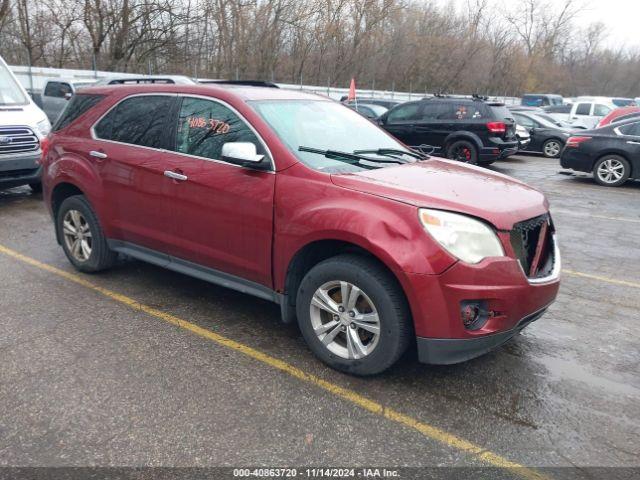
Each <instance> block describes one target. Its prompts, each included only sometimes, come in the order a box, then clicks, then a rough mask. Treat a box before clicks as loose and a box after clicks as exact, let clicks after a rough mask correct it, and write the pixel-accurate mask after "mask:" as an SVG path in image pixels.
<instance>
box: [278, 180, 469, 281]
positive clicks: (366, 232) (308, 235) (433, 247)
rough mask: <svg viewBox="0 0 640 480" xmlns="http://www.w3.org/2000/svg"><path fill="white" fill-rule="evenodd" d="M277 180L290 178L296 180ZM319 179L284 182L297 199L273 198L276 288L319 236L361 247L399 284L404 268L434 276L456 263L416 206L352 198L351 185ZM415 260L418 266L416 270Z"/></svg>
mask: <svg viewBox="0 0 640 480" xmlns="http://www.w3.org/2000/svg"><path fill="white" fill-rule="evenodd" d="M283 177H284V175H283ZM280 181H283V182H287V183H289V182H291V183H294V182H295V179H292V178H287V179H284V178H282V179H281V180H280ZM322 183H323V185H320V182H317V183H316V182H313V183H312V184H311V185H309V182H308V181H307V182H306V185H305V188H304V189H303V188H299V189H296V188H295V186H294V185H289V186H287V187H286V191H289V192H291V191H300V192H301V195H300V198H299V199H296V200H299V201H296V200H294V201H292V199H291V198H288V199H287V201H286V202H282V201H279V199H278V198H276V212H277V214H276V220H275V226H274V246H273V252H274V255H273V272H274V273H273V274H274V288H275V290H278V291H283V289H284V285H285V280H286V275H287V270H288V267H289V265H290V263H291V261H292V259H293V258H294V257H295V255H296V254H297V253H298V252H299V251H300V250H301V249H303V248H304V247H305V246H307V245H309V244H311V243H313V242H317V241H320V240H338V241H343V242H348V243H351V244H354V245H356V246H358V247H360V248H362V249H364V250H366V251H367V252H369V253H370V254H371V255H373V256H375V257H376V258H378V260H380V261H381V262H382V263H383V264H384V265H385V266H386V267H387V268H389V270H391V271H392V272H393V273H394V274H395V275H396V276H397V277H398V278H399V279H400V281H401V283H404V282H403V279H402V277H404V273H405V272H406V273H421V274H431V275H435V274H439V273H442V272H443V271H445V270H446V269H447V268H449V267H450V266H451V265H452V264H453V263H455V261H456V260H455V259H454V258H453V257H451V256H450V255H448V254H447V253H446V252H444V250H443V249H442V248H440V247H439V246H438V245H437V244H436V242H435V241H434V240H433V239H432V238H431V237H430V236H429V235H428V234H427V233H426V232H425V231H424V229H423V227H422V225H421V224H420V221H419V219H418V212H417V208H416V207H415V206H412V205H408V204H404V203H400V202H396V201H394V200H390V199H387V198H383V197H378V196H374V195H370V194H366V193H360V194H359V195H358V197H357V198H355V199H354V195H355V194H356V192H354V191H353V190H346V189H344V188H341V187H338V186H335V185H333V184H331V183H328V184H327V183H325V182H322ZM346 197H348V200H347V198H346ZM303 198H304V200H303ZM305 200H306V201H305ZM280 219H282V220H280ZM284 219H286V221H284ZM416 265H419V268H417V269H416V267H415V266H416ZM416 270H418V271H416Z"/></svg>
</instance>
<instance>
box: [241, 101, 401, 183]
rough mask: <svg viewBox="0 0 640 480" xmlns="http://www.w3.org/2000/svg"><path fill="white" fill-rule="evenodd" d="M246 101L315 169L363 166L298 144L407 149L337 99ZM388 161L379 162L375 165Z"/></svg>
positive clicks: (343, 169)
mask: <svg viewBox="0 0 640 480" xmlns="http://www.w3.org/2000/svg"><path fill="white" fill-rule="evenodd" d="M249 103H250V104H251V105H252V107H253V108H254V109H255V110H256V111H257V112H258V114H259V115H260V116H261V117H262V118H263V119H264V120H265V121H266V122H267V123H268V124H269V125H270V126H271V128H272V129H273V130H274V131H275V133H276V134H277V135H278V137H279V138H280V140H282V142H283V143H284V144H285V145H286V146H287V147H288V148H289V150H290V151H291V152H293V154H294V155H295V156H296V157H297V158H298V159H299V160H300V161H301V162H303V163H304V164H306V165H308V166H309V167H311V168H313V169H315V170H321V171H326V172H329V173H344V172H354V171H360V170H362V169H363V168H364V167H363V166H361V165H359V164H351V165H349V164H346V163H345V162H343V161H340V160H338V159H329V158H325V157H324V156H323V155H320V154H318V153H311V152H300V151H299V148H300V147H301V146H304V147H311V148H314V149H317V150H334V151H342V152H348V153H353V152H355V151H358V150H378V149H397V150H403V151H406V147H405V146H404V145H402V144H401V143H399V142H398V141H397V140H394V139H393V138H392V137H390V136H389V135H388V134H387V133H385V132H384V131H383V130H381V129H380V128H378V127H377V126H376V125H374V124H373V123H371V122H370V121H369V120H367V119H366V118H364V117H363V116H361V115H359V114H358V113H356V112H355V111H353V110H351V109H350V108H348V107H345V106H344V105H341V104H339V103H335V102H328V101H325V100H260V101H252V102H249ZM407 159H408V160H409V159H410V158H409V157H408V158H407ZM388 165H389V164H384V163H380V164H378V165H376V166H378V167H384V166H388Z"/></svg>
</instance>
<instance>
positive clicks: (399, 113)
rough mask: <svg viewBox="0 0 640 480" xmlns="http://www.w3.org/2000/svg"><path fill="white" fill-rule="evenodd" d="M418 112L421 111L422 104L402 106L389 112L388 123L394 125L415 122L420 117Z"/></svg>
mask: <svg viewBox="0 0 640 480" xmlns="http://www.w3.org/2000/svg"><path fill="white" fill-rule="evenodd" d="M418 110H420V104H419V103H417V102H416V103H407V104H405V105H401V106H399V107H397V108H394V109H393V110H391V111H390V112H389V115H388V116H387V122H388V123H394V122H405V121H408V120H414V119H415V118H416V116H417V115H418Z"/></svg>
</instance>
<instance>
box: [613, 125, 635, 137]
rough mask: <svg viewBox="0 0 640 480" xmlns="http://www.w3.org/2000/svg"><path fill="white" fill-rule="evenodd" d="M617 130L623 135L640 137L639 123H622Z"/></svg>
mask: <svg viewBox="0 0 640 480" xmlns="http://www.w3.org/2000/svg"><path fill="white" fill-rule="evenodd" d="M618 130H620V133H622V134H623V135H629V136H633V137H640V123H630V124H628V125H623V126H621V127H620V128H619V129H618Z"/></svg>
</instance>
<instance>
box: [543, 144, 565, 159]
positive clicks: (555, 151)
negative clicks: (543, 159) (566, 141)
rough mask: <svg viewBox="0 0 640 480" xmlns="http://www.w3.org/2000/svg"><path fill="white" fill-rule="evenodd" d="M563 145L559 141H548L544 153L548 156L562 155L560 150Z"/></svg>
mask: <svg viewBox="0 0 640 480" xmlns="http://www.w3.org/2000/svg"><path fill="white" fill-rule="evenodd" d="M561 149H562V147H561V146H560V143H559V142H555V141H551V142H547V143H546V144H545V146H544V154H545V155H546V156H547V157H557V156H558V155H560V150H561Z"/></svg>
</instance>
